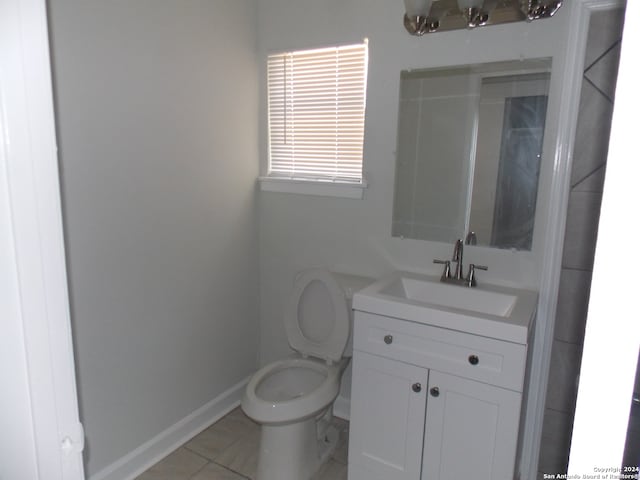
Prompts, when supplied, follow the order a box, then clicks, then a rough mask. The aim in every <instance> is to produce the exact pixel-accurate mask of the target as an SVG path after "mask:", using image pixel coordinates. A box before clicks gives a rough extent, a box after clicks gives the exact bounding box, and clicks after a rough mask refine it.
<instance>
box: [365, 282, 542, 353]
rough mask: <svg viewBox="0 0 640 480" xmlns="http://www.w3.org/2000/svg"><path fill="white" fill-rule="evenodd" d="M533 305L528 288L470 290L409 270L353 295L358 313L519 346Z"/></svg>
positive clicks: (485, 286)
mask: <svg viewBox="0 0 640 480" xmlns="http://www.w3.org/2000/svg"><path fill="white" fill-rule="evenodd" d="M536 305H537V293H536V292H533V291H530V290H521V289H515V288H508V287H501V286H497V285H490V284H486V283H482V284H481V285H478V286H477V287H472V288H469V287H464V286H459V285H453V284H449V283H442V282H440V278H439V277H433V276H429V275H419V274H415V273H409V272H395V273H393V274H391V275H389V276H386V277H383V278H382V279H380V280H378V281H377V282H375V283H373V284H372V285H370V286H369V287H367V288H365V289H363V290H361V291H359V292H357V293H356V294H355V295H354V297H353V308H354V309H356V310H361V311H366V312H370V313H375V314H378V315H386V316H389V317H394V318H401V319H404V320H410V321H414V322H419V323H424V324H429V325H433V326H437V327H444V328H449V329H452V330H460V331H465V332H468V333H474V334H477V335H483V336H488V337H492V338H498V339H502V340H507V341H511V342H515V343H522V344H526V343H527V338H528V335H529V331H530V329H531V325H532V323H533V319H534V316H535V311H536Z"/></svg>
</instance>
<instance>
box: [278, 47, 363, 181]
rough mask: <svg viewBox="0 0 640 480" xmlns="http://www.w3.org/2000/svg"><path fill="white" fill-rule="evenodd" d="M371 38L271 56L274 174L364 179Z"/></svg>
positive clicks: (308, 177)
mask: <svg viewBox="0 0 640 480" xmlns="http://www.w3.org/2000/svg"><path fill="white" fill-rule="evenodd" d="M367 63H368V52H367V43H366V42H364V43H362V44H357V45H348V46H340V47H332V48H322V49H315V50H304V51H296V52H287V53H281V54H277V55H270V56H269V58H268V62H267V70H268V72H267V77H268V88H269V95H268V96H269V176H270V177H280V178H292V179H314V180H329V181H334V182H352V183H360V182H361V181H362V150H363V138H364V113H365V103H366V87H367Z"/></svg>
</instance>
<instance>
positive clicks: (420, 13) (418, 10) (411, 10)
mask: <svg viewBox="0 0 640 480" xmlns="http://www.w3.org/2000/svg"><path fill="white" fill-rule="evenodd" d="M432 3H433V0H404V8H405V14H404V28H406V29H407V31H408V32H409V33H410V34H411V35H417V36H422V35H424V34H425V33H431V32H435V31H436V30H437V29H438V27H439V26H440V24H439V22H438V20H437V19H435V18H433V17H430V16H429V13H430V12H431V4H432Z"/></svg>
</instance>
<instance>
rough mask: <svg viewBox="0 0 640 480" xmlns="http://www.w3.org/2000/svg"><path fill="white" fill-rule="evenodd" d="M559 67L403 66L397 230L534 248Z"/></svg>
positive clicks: (541, 63)
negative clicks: (552, 80) (553, 78)
mask: <svg viewBox="0 0 640 480" xmlns="http://www.w3.org/2000/svg"><path fill="white" fill-rule="evenodd" d="M550 71H551V61H550V59H535V60H524V61H513V62H500V63H490V64H481V65H467V66H461V67H454V68H446V69H428V70H412V71H402V72H401V74H400V107H399V116H398V136H397V139H398V145H397V150H396V176H395V193H394V208H393V226H392V234H393V236H397V237H406V238H416V239H421V240H433V241H441V242H453V241H455V240H456V239H457V238H463V239H464V238H466V239H467V241H468V243H472V244H478V245H484V246H491V247H496V248H512V249H518V250H531V244H532V239H533V228H534V219H535V212H536V200H537V194H538V177H539V173H540V160H541V156H542V142H543V137H544V126H545V117H546V112H547V99H548V92H549V77H550Z"/></svg>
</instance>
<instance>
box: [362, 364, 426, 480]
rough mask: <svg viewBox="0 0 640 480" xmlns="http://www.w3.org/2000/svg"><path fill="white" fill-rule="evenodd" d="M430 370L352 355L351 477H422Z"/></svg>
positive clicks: (376, 479)
mask: <svg viewBox="0 0 640 480" xmlns="http://www.w3.org/2000/svg"><path fill="white" fill-rule="evenodd" d="M427 380H428V370H426V369H423V368H419V367H415V366H413V365H408V364H405V363H402V362H397V361H394V360H389V359H386V358H382V357H377V356H374V355H369V354H366V353H362V352H355V353H354V357H353V383H352V391H351V428H350V432H351V433H350V440H349V441H350V443H349V480H418V479H419V478H420V468H421V459H422V440H423V432H424V417H425V399H426V393H425V392H426V390H427V389H426V385H427Z"/></svg>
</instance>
